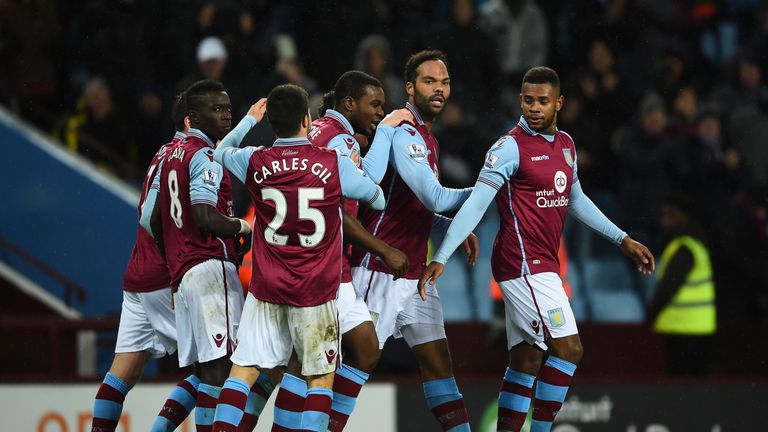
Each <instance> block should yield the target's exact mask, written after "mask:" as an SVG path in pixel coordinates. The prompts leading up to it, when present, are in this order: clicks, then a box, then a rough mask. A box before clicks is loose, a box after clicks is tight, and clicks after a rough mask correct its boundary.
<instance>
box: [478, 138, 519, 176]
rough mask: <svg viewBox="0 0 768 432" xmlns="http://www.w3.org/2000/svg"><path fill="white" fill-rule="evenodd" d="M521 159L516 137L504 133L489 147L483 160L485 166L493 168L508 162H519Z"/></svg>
mask: <svg viewBox="0 0 768 432" xmlns="http://www.w3.org/2000/svg"><path fill="white" fill-rule="evenodd" d="M519 160H520V150H519V148H518V146H517V141H516V140H515V137H513V136H510V135H502V136H501V137H499V139H497V140H496V142H495V143H493V145H491V147H490V148H489V149H488V152H487V153H486V155H485V161H484V162H483V168H484V169H489V170H493V169H496V168H497V167H500V166H502V165H503V164H506V163H517V162H518V161H519Z"/></svg>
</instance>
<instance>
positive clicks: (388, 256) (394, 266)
mask: <svg viewBox="0 0 768 432" xmlns="http://www.w3.org/2000/svg"><path fill="white" fill-rule="evenodd" d="M381 260H382V261H383V262H384V265H385V266H387V268H388V269H389V271H391V272H392V276H394V278H395V280H397V279H399V278H401V277H403V275H404V274H406V273H407V272H408V257H407V256H405V254H404V253H403V252H402V251H401V250H400V249H396V248H393V247H390V248H389V249H387V252H386V253H385V254H384V255H382V256H381Z"/></svg>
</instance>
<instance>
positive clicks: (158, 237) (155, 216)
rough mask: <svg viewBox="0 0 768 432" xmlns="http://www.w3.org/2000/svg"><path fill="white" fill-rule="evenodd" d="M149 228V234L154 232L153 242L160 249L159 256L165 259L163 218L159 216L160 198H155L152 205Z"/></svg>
mask: <svg viewBox="0 0 768 432" xmlns="http://www.w3.org/2000/svg"><path fill="white" fill-rule="evenodd" d="M149 224H150V227H151V228H150V229H149V230H148V231H149V234H150V235H152V234H153V233H154V238H155V244H156V245H157V249H159V250H160V256H162V257H163V259H165V243H164V242H163V220H162V218H161V217H160V200H155V203H154V205H153V206H152V212H151V216H150V219H149Z"/></svg>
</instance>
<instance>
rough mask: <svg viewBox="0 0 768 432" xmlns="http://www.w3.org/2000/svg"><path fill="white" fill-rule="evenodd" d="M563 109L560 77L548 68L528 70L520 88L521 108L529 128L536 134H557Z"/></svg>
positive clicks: (537, 67) (539, 67)
mask: <svg viewBox="0 0 768 432" xmlns="http://www.w3.org/2000/svg"><path fill="white" fill-rule="evenodd" d="M562 107H563V95H562V94H560V77H559V76H557V72H555V71H554V70H553V69H550V68H548V67H546V66H536V67H533V68H531V69H528V72H526V73H525V76H524V77H523V85H522V87H521V88H520V108H521V109H522V111H523V117H524V118H525V121H527V122H528V126H529V127H530V128H531V129H533V130H535V131H536V132H542V133H546V134H553V133H555V129H556V128H557V112H558V111H560V108H562Z"/></svg>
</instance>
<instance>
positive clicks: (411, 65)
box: [405, 50, 451, 122]
mask: <svg viewBox="0 0 768 432" xmlns="http://www.w3.org/2000/svg"><path fill="white" fill-rule="evenodd" d="M405 91H406V92H407V93H408V101H409V102H411V104H413V105H414V106H415V107H416V109H417V110H419V113H420V114H421V116H422V117H423V118H424V120H425V121H427V122H429V121H434V119H435V117H437V116H438V115H439V114H440V113H441V112H442V111H443V108H444V107H445V103H446V101H447V100H448V97H449V96H450V95H451V77H450V76H449V75H448V59H447V58H446V56H445V54H444V53H443V52H442V51H434V50H426V51H419V52H417V53H416V54H413V55H412V56H411V57H410V58H409V59H408V62H406V63H405Z"/></svg>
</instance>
